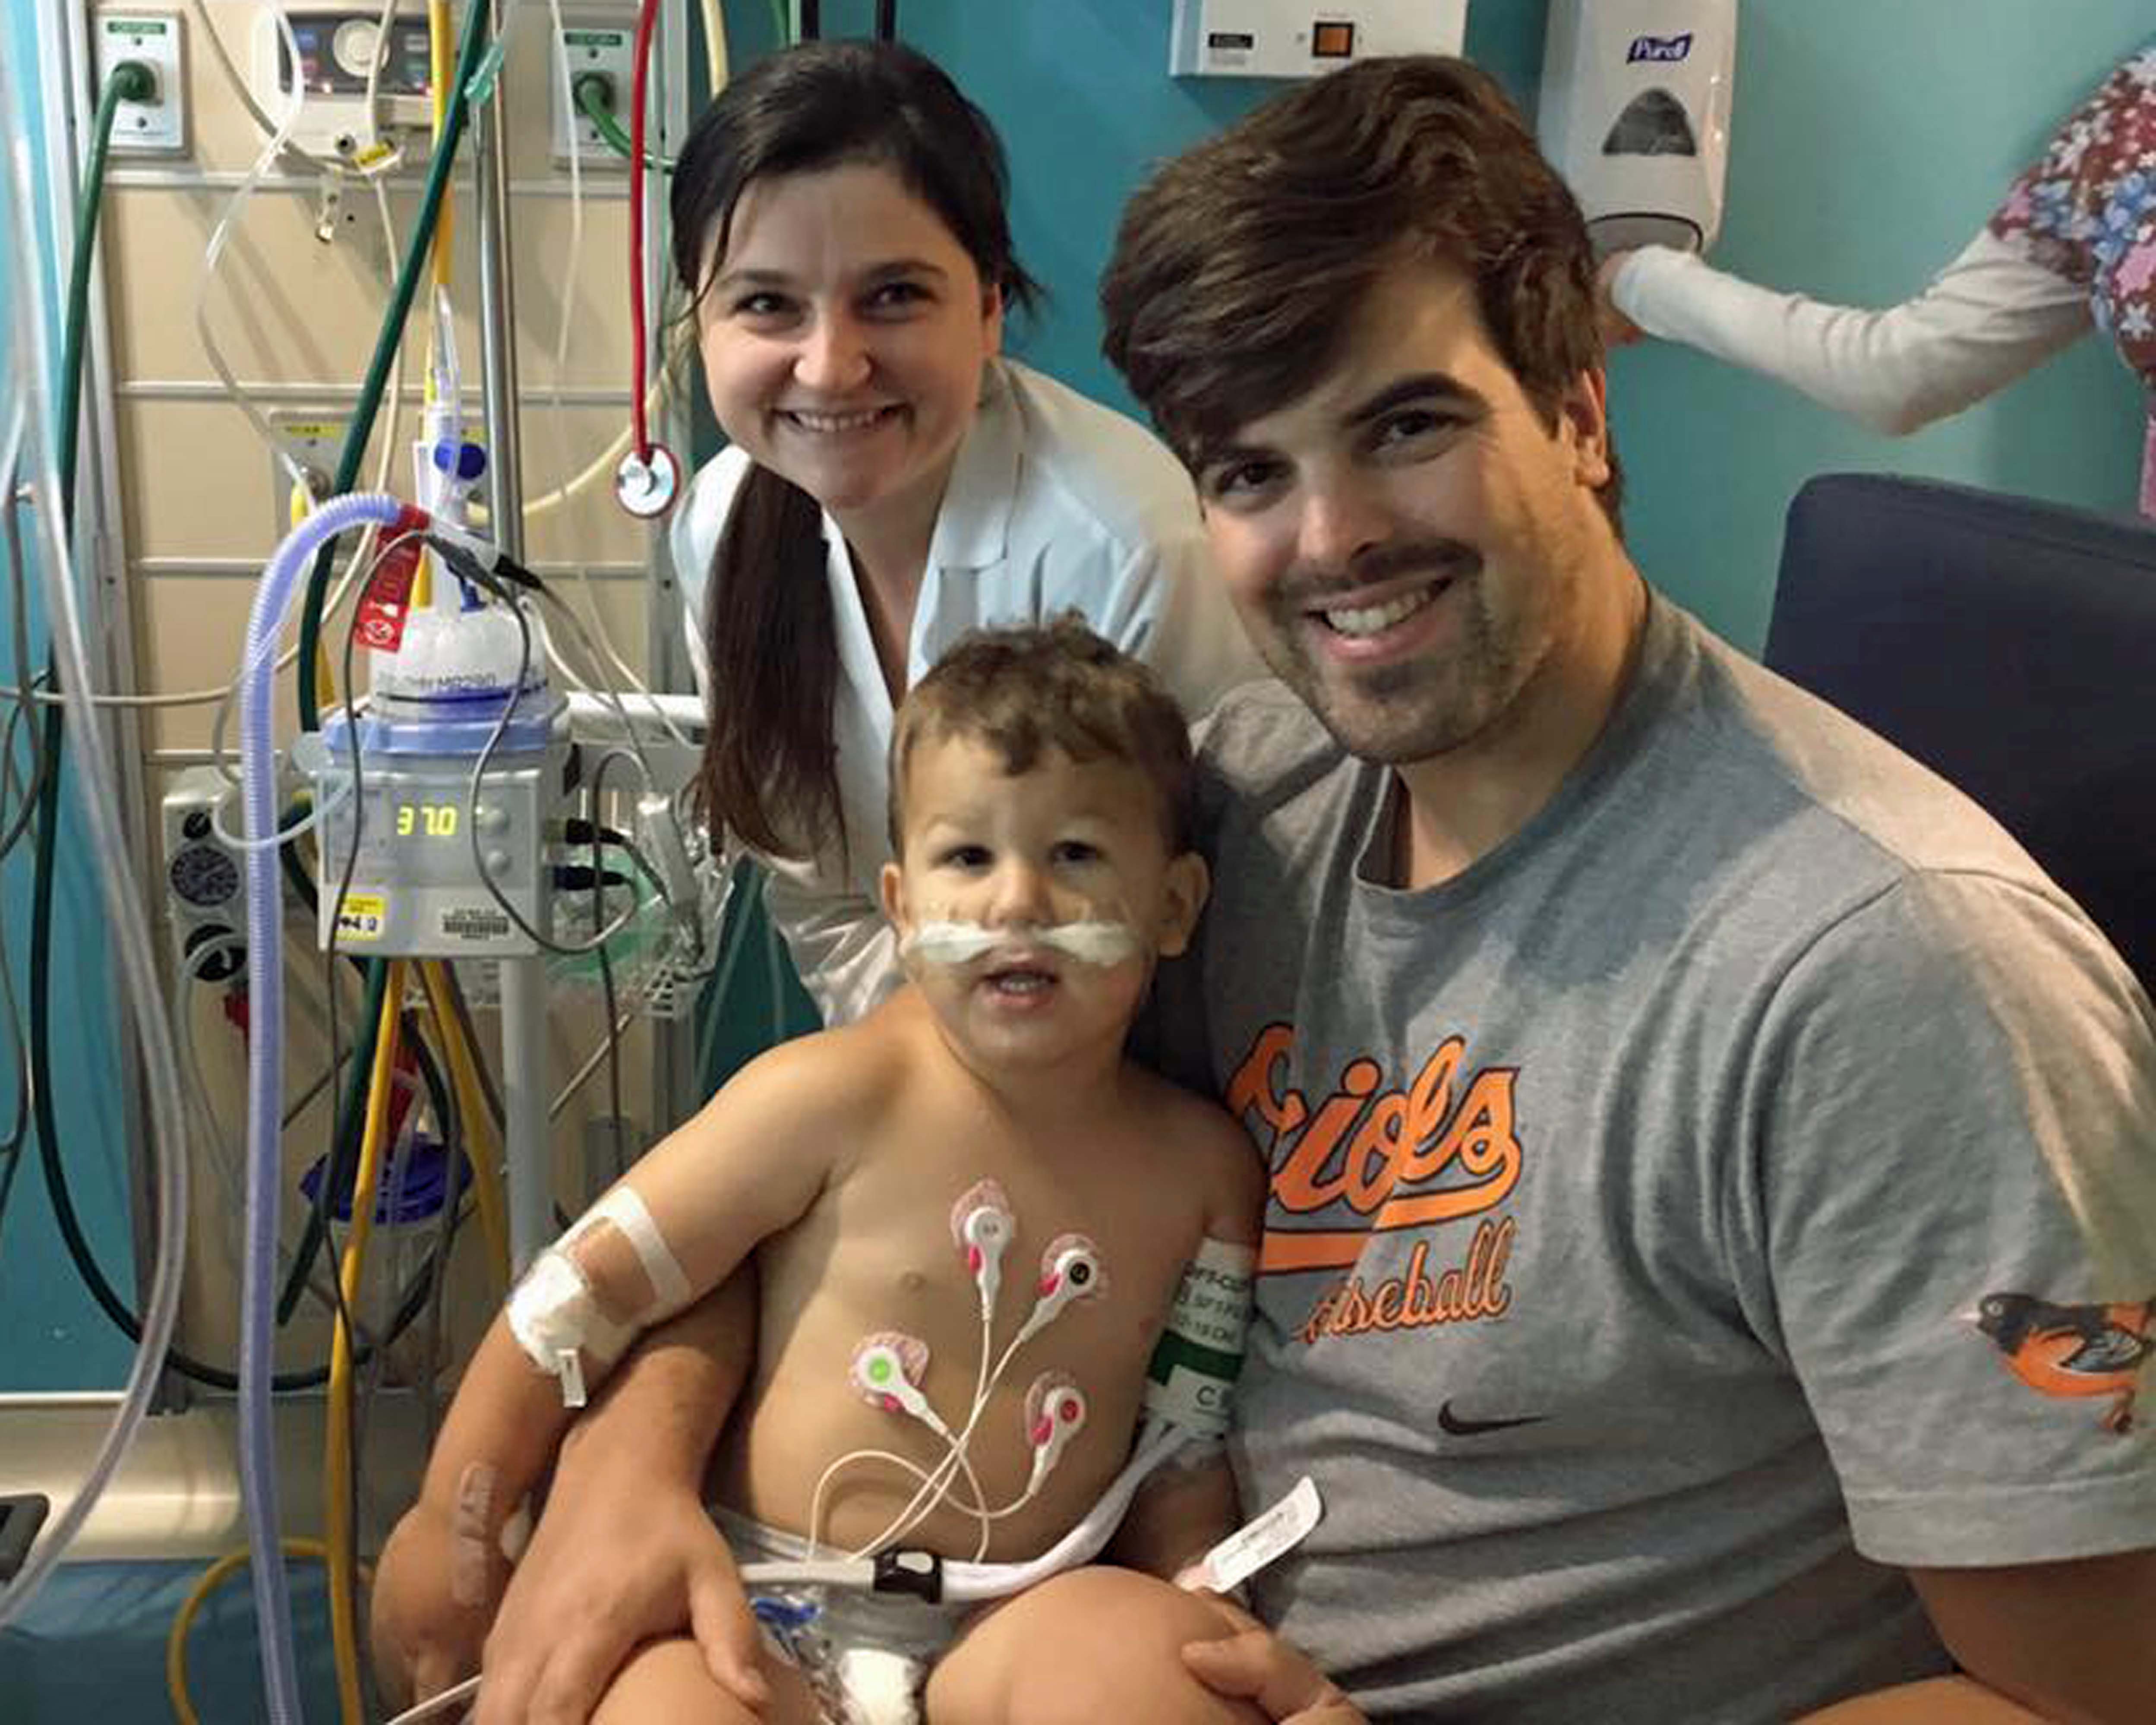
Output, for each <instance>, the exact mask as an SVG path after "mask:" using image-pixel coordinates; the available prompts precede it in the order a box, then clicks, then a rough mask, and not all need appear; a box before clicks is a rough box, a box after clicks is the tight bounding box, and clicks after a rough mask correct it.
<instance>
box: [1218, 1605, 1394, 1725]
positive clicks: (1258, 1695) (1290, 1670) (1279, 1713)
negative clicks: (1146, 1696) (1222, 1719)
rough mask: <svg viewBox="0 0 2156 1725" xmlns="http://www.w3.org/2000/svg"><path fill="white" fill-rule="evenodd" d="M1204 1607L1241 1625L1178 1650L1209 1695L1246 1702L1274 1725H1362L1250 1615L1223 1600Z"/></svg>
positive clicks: (1322, 1679)
mask: <svg viewBox="0 0 2156 1725" xmlns="http://www.w3.org/2000/svg"><path fill="white" fill-rule="evenodd" d="M1209 1603H1210V1604H1212V1605H1213V1606H1214V1608H1215V1609H1217V1610H1219V1613H1220V1614H1221V1615H1223V1616H1224V1617H1226V1618H1227V1619H1229V1620H1230V1622H1232V1623H1237V1624H1240V1625H1242V1629H1241V1632H1240V1634H1236V1635H1229V1636H1228V1637H1226V1638H1225V1639H1224V1640H1218V1641H1192V1642H1189V1643H1188V1644H1187V1645H1185V1646H1184V1648H1183V1664H1184V1665H1185V1666H1187V1667H1188V1669H1189V1671H1190V1674H1191V1676H1193V1677H1195V1678H1197V1679H1198V1681H1199V1682H1201V1683H1203V1684H1204V1686H1206V1687H1207V1688H1208V1689H1210V1690H1211V1691H1212V1692H1214V1694H1215V1695H1223V1696H1226V1697H1229V1698H1230V1699H1231V1700H1236V1701H1247V1702H1250V1703H1251V1705H1253V1706H1254V1707H1257V1708H1258V1709H1259V1711H1260V1712H1263V1713H1264V1714H1265V1717H1267V1718H1269V1719H1272V1720H1275V1721H1277V1722H1279V1725H1368V1722H1367V1721H1366V1720H1365V1719H1364V1718H1363V1714H1362V1712H1361V1711H1360V1710H1359V1709H1358V1708H1357V1707H1356V1706H1355V1704H1354V1703H1353V1702H1351V1701H1349V1700H1348V1699H1347V1697H1346V1696H1344V1695H1342V1693H1341V1692H1340V1690H1339V1688H1338V1686H1337V1685H1335V1684H1334V1683H1333V1682H1332V1681H1331V1680H1330V1679H1328V1678H1327V1676H1326V1675H1325V1674H1324V1672H1322V1671H1319V1670H1318V1668H1317V1666H1314V1665H1312V1663H1311V1662H1310V1661H1308V1660H1307V1659H1306V1658H1305V1657H1304V1656H1302V1655H1301V1654H1300V1653H1298V1652H1296V1651H1295V1649H1294V1648H1292V1647H1291V1646H1289V1645H1287V1643H1286V1642H1285V1641H1283V1640H1281V1639H1280V1637H1279V1636H1277V1635H1275V1634H1274V1633H1273V1632H1272V1631H1271V1630H1269V1629H1267V1628H1266V1627H1265V1625H1263V1624H1261V1623H1260V1622H1259V1621H1258V1620H1257V1619H1255V1617H1253V1616H1251V1615H1250V1613H1248V1612H1247V1611H1244V1610H1240V1609H1238V1608H1236V1607H1235V1606H1234V1605H1232V1604H1229V1603H1228V1602H1227V1601H1226V1600H1224V1599H1210V1600H1209Z"/></svg>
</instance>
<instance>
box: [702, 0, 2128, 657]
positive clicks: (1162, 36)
mask: <svg viewBox="0 0 2156 1725" xmlns="http://www.w3.org/2000/svg"><path fill="white" fill-rule="evenodd" d="M1171 9H1172V8H1171V7H1170V4H1169V0H1008V3H1002V4H988V3H983V0H900V6H899V24H900V31H901V34H902V35H904V36H905V37H906V39H908V40H909V41H911V42H912V43H913V44H916V46H917V47H920V48H921V49H925V50H926V51H927V52H928V53H930V54H933V55H935V56H936V57H937V59H940V60H942V62H943V63H944V64H946V65H947V66H948V67H949V68H950V69H951V70H952V72H953V73H954V74H956V75H957V78H958V80H959V81H960V83H961V84H962V85H964V87H965V88H966V90H968V93H969V94H970V95H973V97H974V99H975V100H978V102H980V103H981V105H983V107H984V108H986V109H987V110H988V113H989V115H990V116H991V117H992V118H993V120H994V121H995V122H996V125H997V126H998V128H999V129H1000V130H1001V131H1002V132H1003V135H1004V140H1005V142H1006V143H1007V145H1008V146H1009V151H1010V156H1011V165H1012V170H1013V178H1014V198H1013V203H1014V213H1015V223H1016V228H1017V234H1018V239H1019V245H1020V247H1021V249H1022V252H1023V254H1024V258H1025V260H1026V263H1027V264H1028V267H1029V268H1030V269H1031V270H1033V272H1034V274H1035V275H1038V276H1039V277H1040V279H1041V280H1043V281H1045V283H1046V284H1047V285H1048V287H1049V290H1050V295H1051V300H1050V305H1049V309H1048V311H1046V313H1045V316H1043V317H1042V318H1041V319H1040V320H1039V322H1038V324H1037V325H1036V326H1035V327H1034V329H1033V330H1032V331H1030V332H1028V333H1022V334H1021V335H1020V336H1019V339H1018V341H1017V342H1016V343H1015V346H1016V347H1018V349H1019V352H1022V353H1024V354H1025V355H1026V356H1028V357H1031V358H1033V359H1034V360H1035V361H1036V362H1039V363H1040V364H1042V365H1043V366H1045V367H1046V368H1047V369H1048V370H1050V371H1052V372H1056V373H1057V374H1058V375H1060V376H1062V377H1066V378H1068V379H1069V380H1070V381H1071V382H1074V383H1075V384H1077V385H1078V386H1079V387H1081V388H1084V389H1086V391H1087V392H1088V393H1092V394H1095V395H1097V396H1099V397H1100V398H1102V399H1103V400H1106V401H1111V402H1114V403H1117V404H1119V405H1122V406H1125V407H1128V406H1129V405H1130V401H1129V398H1128V396H1127V394H1125V393H1123V391H1122V389H1121V388H1120V386H1119V384H1118V383H1117V382H1116V378H1115V377H1114V374H1113V373H1112V372H1111V370H1110V369H1109V367H1107V365H1106V362H1104V361H1103V360H1102V359H1101V357H1100V322H1099V318H1098V316H1097V313H1096V310H1095V305H1094V298H1093V287H1094V280H1095V277H1096V273H1097V271H1098V269H1099V266H1100V264H1101V259H1102V258H1103V257H1104V255H1105V254H1106V248H1107V245H1108V242H1109V239H1110V237H1111V234H1112V233H1113V231H1114V224H1115V220H1116V213H1117V212H1118V210H1119V209H1120V208H1121V207H1122V201H1123V199H1124V198H1125V197H1126V196H1127V194H1128V193H1129V192H1130V190H1131V189H1132V187H1133V186H1134V185H1135V184H1136V183H1137V181H1138V180H1139V178H1140V177H1142V174H1143V172H1144V171H1145V169H1146V167H1147V164H1148V163H1149V162H1152V161H1154V160H1156V159H1158V157H1163V156H1165V155H1168V154H1170V153H1172V152H1173V151H1176V150H1178V149H1179V148H1181V147H1182V146H1184V145H1186V144H1188V143H1190V142H1192V141H1194V140H1196V139H1198V138H1199V137H1201V136H1204V134H1205V133H1206V132H1208V131H1211V130H1213V129H1214V127H1216V126H1219V125H1220V124H1222V123H1224V122H1225V121H1229V120H1232V119H1234V118H1235V117H1236V116H1238V115H1240V114H1242V113H1244V112H1245V111H1246V110H1248V109H1249V108H1250V106H1251V105H1254V103H1255V101H1256V100H1259V99H1260V97H1261V96H1262V95H1264V94H1265V93H1266V91H1267V89H1268V87H1267V86H1261V85H1253V84H1249V83H1246V82H1245V81H1243V80H1185V81H1177V80H1170V79H1169V78H1168V76H1167V74H1166V70H1165V68H1166V66H1167V62H1168V18H1169V14H1170V12H1171ZM1671 9H1672V11H1673V12H1676V11H1677V10H1678V9H1679V8H1677V7H1676V6H1673V7H1672V8H1671ZM1738 10H1739V23H1738V56H1737V80H1736V86H1737V87H1736V106H1735V120H1734V124H1733V126H1732V152H1731V163H1730V172H1729V194H1728V195H1729V203H1728V216H1727V222H1726V223H1725V225H1724V228H1723V231H1722V240H1721V243H1720V244H1719V246H1718V247H1717V250H1716V252H1715V254H1714V259H1715V261H1716V262H1717V263H1718V264H1722V266H1723V267H1725V268H1727V269H1730V270H1735V271H1737V272H1738V274H1740V275H1747V276H1749V277H1751V278H1752V279H1753V280H1758V281H1761V282H1765V283H1768V284H1771V285H1775V286H1779V287H1784V288H1789V289H1793V290H1800V291H1803V292H1805V293H1809V294H1811V295H1815V297H1820V298H1825V299H1831V300H1843V301H1847V302H1851V303H1858V304H1882V305H1883V304H1891V303H1892V302H1893V301H1895V300H1900V299H1902V298H1904V297H1906V296H1907V295H1909V294H1911V293H1913V292H1915V291H1916V290H1917V289H1919V288H1921V287H1922V285H1923V284H1924V283H1925V281H1926V280H1928V277H1929V276H1930V275H1931V273H1932V271H1933V270H1934V269H1936V268H1937V267H1938V265H1939V264H1943V263H1944V262H1945V261H1946V260H1947V259H1948V258H1950V257H1952V256H1953V254H1954V253H1956V252H1957V251H1958V250H1959V249H1961V247H1962V246H1963V244H1965V243H1966V242H1967V241H1968V239H1969V238H1970V237H1971V236H1972V235H1973V234H1974V233H1975V231H1976V228H1977V227H1978V226H1979V223H1981V222H1982V221H1983V220H1984V218H1985V217H1986V216H1987V215H1989V213H1990V211H1991V209H1992V208H1993V206H1994V204H1995V203H1997V202H1998V201H1999V197H2000V196H2001V194H2002V193H2004V192H2005V188H2006V186H2007V184H2008V183H2009V182H2010V181H2011V180H2012V178H2013V177H2014V176H2015V174H2016V173H2017V172H2020V169H2021V167H2023V166H2024V165H2025V162H2027V161H2028V160H2029V159H2030V157H2031V156H2033V155H2034V154H2035V151H2037V150H2038V149H2039V148H2040V146H2042V144H2043V143H2044V141H2046V139H2047V138H2048V137H2049V136H2050V134H2051V131H2052V129H2053V127H2054V126H2055V124H2056V121H2058V120H2059V119H2060V118H2061V117H2062V116H2064V115H2065V114H2066V111H2067V110H2069V109H2071V107H2072V105H2074V104H2075V103H2076V101H2078V100H2080V99H2081V97H2082V95H2083V94H2084V93H2085V92H2086V91H2087V90H2089V89H2090V88H2092V86H2093V85H2095V84H2096V83H2097V81H2098V80H2100V79H2101V77H2102V75H2103V74H2105V73H2106V72H2107V71H2108V70H2109V69H2111V67H2112V64H2114V63H2116V61H2117V60H2118V59H2120V58H2121V57H2122V56H2123V54H2125V53H2126V51H2127V50H2128V49H2129V48H2131V47H2132V46H2133V44H2134V43H2135V42H2136V41H2138V39H2140V38H2141V37H2143V35H2145V34H2146V33H2148V30H2149V29H2150V28H2151V23H2150V13H2149V9H2148V0H2070V3H2061V0H2042V3H2033V0H1892V3H1891V4H1885V5H1882V4H1881V3H1880V0H1742V4H1741V5H1740V7H1739V8H1738ZM1546 11H1547V8H1546V4H1545V0H1471V3H1470V5H1469V7H1468V19H1467V54H1468V56H1469V58H1471V59H1474V60H1476V61H1477V62H1478V63H1480V64H1482V65H1483V66H1485V67H1486V68H1487V69H1489V70H1490V71H1491V73H1493V74H1495V75H1496V77H1497V78H1498V79H1499V80H1501V81H1502V82H1503V83H1504V84H1505V85H1506V86H1507V88H1508V89H1509V90H1511V91H1512V94H1513V95H1515V97H1516V98H1517V99H1518V100H1520V101H1521V102H1522V104H1523V105H1526V106H1527V108H1528V109H1529V110H1530V111H1532V106H1533V105H1534V102H1535V99H1536V95H1537V85H1538V83H1539V80H1540V78H1541V69H1542V48H1543V28H1544V23H1545V16H1546ZM764 12H765V8H764V7H763V5H762V0H729V14H730V16H736V17H738V18H740V19H741V20H742V23H743V24H744V25H747V24H748V23H750V22H751V21H752V19H753V18H757V17H760V16H761V15H762V13H764ZM872 15H873V8H872V6H871V5H870V3H869V0H826V3H825V4H824V23H825V31H826V33H832V34H834V33H843V32H850V33H866V31H867V30H868V29H869V28H870V19H871V18H872ZM765 28H768V27H767V26H766V27H765ZM1610 398H1611V403H1612V411H1613V417H1614V422H1615V426H1616V431H1617V438H1618V444H1619V448H1620V451H1621V453H1622V455H1623V457H1624V460H1625V467H1626V470H1627V475H1628V480H1629V485H1630V491H1629V495H1630V503H1629V506H1628V526H1629V528H1630V542H1631V546H1632V549H1633V551H1634V552H1635V555H1636V556H1637V557H1638V559H1639V562H1640V566H1641V567H1643V568H1644V569H1645V571H1646V573H1647V575H1648V578H1650V580H1652V581H1654V582H1655V583H1656V584H1657V585H1659V586H1660V587H1661V588H1663V589H1664V590H1665V591H1666V592H1668V593H1671V594H1672V595H1673V596H1675V597H1676V598H1677V599H1678V600H1679V601H1681V603H1684V604H1686V605H1688V606H1690V607H1691V608H1693V609H1695V610H1697V612H1698V613H1699V614H1701V615H1702V617H1704V618H1705V619H1707V622H1708V623H1709V624H1712V625H1713V626H1714V627H1715V628H1717V629H1720V630H1721V631H1722V633H1723V634H1727V635H1728V636H1729V637H1730V638H1731V639H1733V640H1734V641H1736V642H1737V643H1738V644H1740V645H1742V646H1743V647H1746V648H1748V649H1753V650H1755V651H1756V650H1757V649H1758V646H1759V644H1760V643H1761V642H1762V640H1763V639H1764V636H1765V634H1766V625H1767V617H1768V608H1769V606H1770V605H1771V603H1772V602H1773V596H1774V572H1775V568H1776V565H1777V562H1778V559H1779V556H1780V550H1781V539H1782V520H1783V516H1784V511H1786V510H1787V508H1788V506H1789V500H1790V498H1791V497H1792V496H1794V495H1795V493H1796V490H1797V489H1798V487H1799V485H1802V484H1803V483H1804V480H1805V479H1807V478H1808V477H1809V476H1810V475H1813V474H1815V473H1820V472H1825V471H1830V470H1873V471H1882V472H1902V473H1912V474H1921V475H1927V476H1928V477H1932V478H1936V479H1945V480H1958V481H1960V482H1962V483H1964V484H1968V485H1981V486H1985V487H1988V488H1991V489H1994V490H2005V491H2015V492H2021V493H2025V494H2028V495H2036V496H2042V497H2049V498H2054V499H2057V500H2059V501H2065V502H2069V503H2076V504H2080V505H2082V506H2087V507H2091V508H2097V509H2107V510H2115V511H2130V510H2131V509H2132V507H2133V495H2134V485H2135V475H2136V473H2137V471H2138V461H2139V451H2140V431H2139V428H2140V424H2141V414H2140V406H2139V397H2138V391H2137V389H2136V387H2135V385H2134V382H2133V379H2132V377H2131V376H2130V375H2129V374H2128V372H2127V371H2126V370H2125V368H2124V367H2123V366H2121V365H2120V364H2119V363H2118V362H2117V360H2116V359H2115V358H2114V357H2112V354H2111V352H2109V351H2108V349H2107V347H2106V346H2105V345H2104V343H2103V342H2102V341H2100V340H2098V339H2095V338H2092V339H2090V340H2087V341H2083V342H2082V343H2081V344H2080V345H2079V346H2078V347H2076V348H2075V349H2074V350H2073V351H2072V352H2070V353H2068V354H2066V355H2065V356H2064V357H2061V359H2059V360H2057V361H2056V362H2053V363H2052V364H2051V366H2049V367H2046V368H2045V369H2044V370H2043V371H2042V372H2039V373H2037V374H2035V375H2034V376H2032V377H2029V378H2026V379H2025V380H2024V381H2023V382H2020V383H2018V384H2016V385H2015V387H2014V388H2011V389H2010V390H2008V391H2006V392H2005V393H2004V394H2002V395H2000V396H1999V397H1998V398H1995V399H1994V400H1993V401H1991V402H1989V403H1984V404H1983V405H1981V406H1979V407H1978V408H1974V409H1972V410H1971V411H1969V413H1964V414H1963V415H1962V416H1961V417H1960V418H1957V419H1954V420H1953V421H1951V422H1949V423H1948V424H1943V425H1939V426H1936V427H1934V428H1933V429H1929V430H1928V431H1925V432H1922V433H1921V434H1918V435H1917V436H1915V437H1913V438H1907V439H1898V440H1897V439H1887V438H1883V437H1880V436H1877V435H1875V434H1872V433H1870V432H1867V431H1866V430H1864V429H1861V428H1860V427H1857V426H1855V425H1852V424H1847V423H1845V422H1844V421H1842V420H1840V419H1839V418H1835V416H1833V415H1831V414H1830V413H1826V412H1825V410H1824V409H1821V408H1815V407H1813V406H1812V405H1811V404H1810V403H1808V402H1806V401H1804V399H1803V398H1800V397H1799V396H1797V395H1795V394H1794V393H1791V392H1789V391H1788V390H1786V389H1783V388H1779V387H1778V386H1775V385H1773V384H1770V383H1768V382H1764V381H1763V380H1761V379H1759V378H1757V377H1752V376H1750V375H1748V374H1746V373H1743V372H1738V371H1736V370H1734V369H1733V368H1732V367H1727V366H1722V365H1719V364H1717V363H1716V362H1712V361H1710V360H1707V359H1705V358H1703V357H1700V356H1699V355H1697V354H1694V353H1691V352H1683V351H1679V350H1675V349H1671V348H1667V347H1643V348H1635V349H1630V350H1627V351H1625V352H1621V353H1620V354H1618V355H1616V356H1615V357H1614V362H1613V363H1612V366H1611V372H1610Z"/></svg>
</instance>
